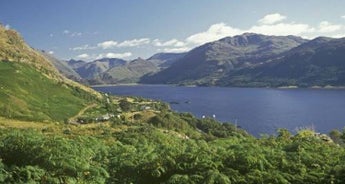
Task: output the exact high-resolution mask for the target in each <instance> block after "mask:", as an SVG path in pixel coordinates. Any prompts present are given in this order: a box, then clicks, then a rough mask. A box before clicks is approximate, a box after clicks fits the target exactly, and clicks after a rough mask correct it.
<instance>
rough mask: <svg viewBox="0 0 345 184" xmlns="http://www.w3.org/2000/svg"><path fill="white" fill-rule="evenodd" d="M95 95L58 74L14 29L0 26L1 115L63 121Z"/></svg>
mask: <svg viewBox="0 0 345 184" xmlns="http://www.w3.org/2000/svg"><path fill="white" fill-rule="evenodd" d="M97 95H98V94H97V93H96V92H95V91H93V90H91V89H89V88H87V87H84V86H81V85H79V84H77V83H75V82H72V81H70V80H68V79H66V78H65V77H63V76H62V75H60V74H59V73H58V71H57V70H56V69H55V68H54V67H53V66H52V64H51V63H49V61H47V60H46V59H45V58H44V57H43V56H42V55H40V54H39V53H37V52H36V51H35V50H34V49H32V48H31V47H29V46H28V45H27V44H26V43H25V42H24V40H23V39H22V38H21V37H20V35H19V34H18V33H17V32H16V31H14V30H6V29H5V28H4V27H3V26H0V116H4V117H7V118H14V119H22V120H39V121H42V120H48V121H63V120H64V119H67V118H68V117H70V116H73V115H75V114H77V113H78V112H79V110H80V109H82V108H83V107H84V106H86V105H87V104H89V103H91V102H92V101H93V100H94V99H96V98H97Z"/></svg>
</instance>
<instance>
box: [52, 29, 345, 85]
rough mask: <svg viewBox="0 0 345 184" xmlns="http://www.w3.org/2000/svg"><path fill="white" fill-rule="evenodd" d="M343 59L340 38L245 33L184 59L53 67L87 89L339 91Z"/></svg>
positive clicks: (344, 45) (344, 78)
mask: <svg viewBox="0 0 345 184" xmlns="http://www.w3.org/2000/svg"><path fill="white" fill-rule="evenodd" d="M344 58H345V38H344V39H333V38H326V37H318V38H315V39H313V40H307V39H303V38H301V37H297V36H267V35H262V34H254V33H245V34H242V35H238V36H234V37H226V38H223V39H220V40H217V41H214V42H209V43H206V44H204V45H201V46H199V47H196V48H194V49H192V50H191V51H189V52H187V53H158V54H155V55H153V56H151V57H150V58H148V59H142V58H138V59H135V60H132V61H125V60H122V59H115V58H111V59H110V58H103V59H99V60H95V61H92V62H85V61H81V60H79V61H77V60H69V61H67V62H65V61H60V62H64V64H63V65H62V66H63V67H59V65H57V64H54V63H55V62H53V64H54V65H55V66H56V67H57V68H58V69H59V70H60V71H61V72H62V73H63V74H64V75H66V76H74V78H78V77H81V78H82V79H83V80H84V82H85V81H87V82H88V83H89V84H114V83H133V82H137V83H146V84H178V85H202V86H241V87H281V86H300V87H311V86H327V85H332V86H344V85H345V73H344V72H345V59H344ZM53 61H54V60H53ZM60 65H61V64H60ZM66 65H67V66H68V67H67V68H66V67H65V66H66ZM61 68H65V69H61ZM71 69H72V70H74V71H75V72H73V71H71ZM76 74H77V75H76ZM70 78H71V77H70Z"/></svg>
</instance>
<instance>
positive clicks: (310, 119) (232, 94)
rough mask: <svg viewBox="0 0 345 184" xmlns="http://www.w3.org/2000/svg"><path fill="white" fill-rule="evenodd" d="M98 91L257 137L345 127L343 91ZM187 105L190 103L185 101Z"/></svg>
mask: <svg viewBox="0 0 345 184" xmlns="http://www.w3.org/2000/svg"><path fill="white" fill-rule="evenodd" d="M94 89H96V90H99V91H102V92H107V93H111V94H114V95H125V96H128V95H131V96H142V97H145V98H151V99H158V100H162V101H165V102H178V104H174V103H172V104H170V106H171V108H172V109H174V110H176V111H178V112H191V113H192V114H194V115H195V116H197V117H199V118H200V117H201V116H203V115H205V116H209V117H211V116H213V114H214V115H215V116H216V119H218V120H220V121H222V122H232V123H235V122H236V123H237V125H238V126H240V127H242V128H243V129H245V130H247V131H248V132H249V133H251V134H253V135H256V136H258V135H261V134H274V133H275V132H276V130H277V128H287V129H289V130H290V131H292V132H295V131H296V130H297V129H298V128H303V127H313V128H314V129H315V130H316V131H318V132H322V133H329V132H330V131H331V130H332V129H339V130H342V129H343V128H344V126H345V90H340V89H266V88H221V87H177V86H165V85H138V86H110V87H94ZM186 102H188V103H186Z"/></svg>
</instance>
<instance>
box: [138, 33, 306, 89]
mask: <svg viewBox="0 0 345 184" xmlns="http://www.w3.org/2000/svg"><path fill="white" fill-rule="evenodd" d="M306 41H307V40H305V39H302V38H300V37H295V36H266V35H261V34H254V33H245V34H242V35H239V36H234V37H226V38H223V39H220V40H218V41H215V42H210V43H206V44H204V45H202V46H200V47H197V48H195V49H193V50H191V51H189V52H188V53H186V54H185V55H184V56H183V57H182V58H180V59H178V60H177V61H175V62H174V63H173V64H172V65H171V66H170V67H169V68H167V69H165V70H163V71H160V72H158V73H157V74H155V75H152V76H145V77H143V78H142V80H141V82H143V83H184V84H214V82H215V81H216V80H218V79H219V78H222V77H224V76H226V75H228V74H229V73H231V72H232V71H233V70H236V69H241V68H246V67H251V66H254V65H257V64H260V63H262V62H266V61H267V60H269V59H270V58H274V57H277V56H279V55H280V54H282V53H284V52H286V51H288V50H290V49H292V48H294V47H296V46H298V45H300V44H302V43H305V42H306Z"/></svg>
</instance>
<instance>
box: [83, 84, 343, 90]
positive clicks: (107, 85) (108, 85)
mask: <svg viewBox="0 0 345 184" xmlns="http://www.w3.org/2000/svg"><path fill="white" fill-rule="evenodd" d="M112 86H176V87H189V88H194V87H221V88H262V89H345V86H331V85H326V86H311V87H298V86H279V87H250V86H198V85H178V84H142V83H121V84H96V85H90V86H89V87H92V88H93V87H112Z"/></svg>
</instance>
